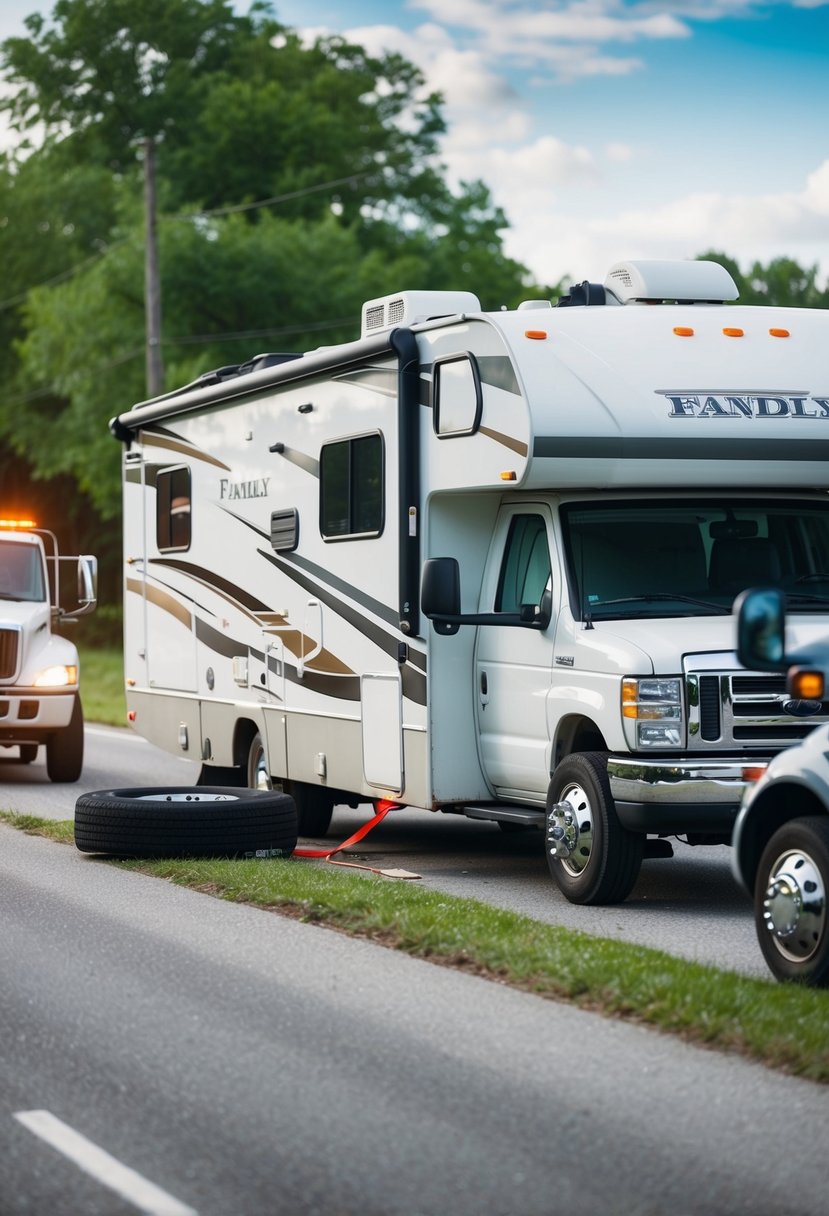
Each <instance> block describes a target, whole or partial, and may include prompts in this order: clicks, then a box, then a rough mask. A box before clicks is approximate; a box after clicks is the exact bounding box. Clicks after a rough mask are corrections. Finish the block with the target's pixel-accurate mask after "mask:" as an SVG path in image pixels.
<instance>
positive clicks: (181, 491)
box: [155, 468, 191, 551]
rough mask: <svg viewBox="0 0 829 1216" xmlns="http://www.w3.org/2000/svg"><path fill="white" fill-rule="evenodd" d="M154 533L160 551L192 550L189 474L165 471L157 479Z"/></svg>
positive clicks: (174, 470)
mask: <svg viewBox="0 0 829 1216" xmlns="http://www.w3.org/2000/svg"><path fill="white" fill-rule="evenodd" d="M156 494H157V497H156V522H155V532H156V541H157V543H158V548H159V549H160V550H162V551H164V550H167V549H189V548H190V501H191V500H190V470H189V469H187V468H178V469H165V470H164V471H163V472H161V473H159V474H158V477H157V479H156Z"/></svg>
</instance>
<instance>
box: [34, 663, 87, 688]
mask: <svg viewBox="0 0 829 1216" xmlns="http://www.w3.org/2000/svg"><path fill="white" fill-rule="evenodd" d="M77 682H78V668H77V667H76V666H75V665H74V664H72V663H66V664H64V665H62V666H60V667H44V669H43V671H39V672H38V673H37V675H36V676H35V678H34V680H33V681H32V683H33V685H34V687H35V688H67V687H68V686H69V685H70V684H77Z"/></svg>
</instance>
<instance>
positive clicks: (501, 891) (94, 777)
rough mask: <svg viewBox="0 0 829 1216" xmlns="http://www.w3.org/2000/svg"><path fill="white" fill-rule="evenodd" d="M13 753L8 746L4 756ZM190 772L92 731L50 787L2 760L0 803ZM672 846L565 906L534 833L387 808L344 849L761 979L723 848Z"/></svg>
mask: <svg viewBox="0 0 829 1216" xmlns="http://www.w3.org/2000/svg"><path fill="white" fill-rule="evenodd" d="M12 754H16V753H15V752H14V750H13V749H9V751H8V753H7V757H8V756H11V755H12ZM3 755H4V753H3V751H2V750H0V757H3ZM197 776H198V766H197V765H195V764H193V763H188V762H186V761H184V760H182V759H179V758H177V757H174V756H169V755H167V754H166V753H165V752H162V751H159V750H158V749H157V748H155V747H152V746H151V745H150V744H148V743H147V742H146V741H145V740H143V739H142V738H140V736H138V735H135V734H133V733H132V732H131V731H126V730H117V729H114V728H106V727H99V726H89V727H87V736H86V762H85V767H84V773H83V777H82V780H81V781H80V782H78V784H77V785H52V784H51V783H50V782H49V780H48V778H47V776H46V767H45V760H44V758H43V749H41V752H40V754H39V756H38V759H37V760H36V761H35V763H34V764H31V765H21V764H19V763H17V762H16V761H15V760H12V759H9V758H5V759H0V807H5V808H8V809H12V810H15V811H19V812H21V813H26V814H32V815H41V816H44V817H47V818H55V819H71V818H72V817H73V815H74V807H75V801H76V799H77V797H78V795H79V794H81V793H83V792H85V791H88V790H99V789H107V788H117V787H118V786H140V785H158V784H164V783H167V782H169V783H170V784H171V785H174V786H175V785H187V784H192V783H193V782H195V780H196V778H197ZM370 813H371V811H370V808H369V807H368V806H367V805H366V806H362V807H360V808H359V809H358V810H356V811H355V810H350V809H349V808H347V807H341V808H338V809H337V810H336V811H335V813H334V820H333V823H332V826H331V829H330V832H329V837H328V839H329V841H330V842H331V843H332V844H333V843H335V842H336V841H337V840H344V839H346V838H347V836H348V835H350V834H351V832H352V831H354V830H355V829H356V828H357V827H358V826H359V825H360V824H361V823H363V822H364V821H365V819H366V818H368V817H369V815H370ZM674 847H675V851H676V855H675V856H674V857H673V858H671V859H666V860H649V861H646V862H645V863H644V864H643V866H642V873H641V876H640V878H639V881H638V883H637V885H636V887H635V888H634V890H633V892H632V894H631V895H630V897H629V898H628V899H627V900H626V901H625V903H623V904H619V905H616V906H615V907H610V908H582V907H575V906H574V905H572V904H569V903H568V902H567V900H566V899H565V898H564V897H563V896H562V895H561V893H560V892H559V891H558V889H557V887H556V886H555V885H554V884H553V882H552V880H551V879H550V877H549V874H548V872H547V867H546V863H545V860H544V856H543V853H542V849H541V837H540V834H539V833H538V832H533V831H530V832H523V833H518V834H505V833H503V832H502V831H501V830H500V828H498V826H497V825H496V824H490V823H483V822H480V821H474V820H468V819H465V818H463V817H461V816H457V815H441V814H436V815H432V814H427V813H425V812H414V811H394V812H392V814H391V815H389V816H388V818H387V819H386V820H384V822H383V823H381V824H380V825H379V826H378V827H377V828H376V829H375V830H374V831H373V832H372V833H371V835H370V836H368V837H367V838H366V839H365V841H364V842H362V843H361V844H360V845H359V846H358V847H357V849H356V850H353V851H352V852H351V853H350V855H349V856H350V859H351V860H354V861H357V862H358V863H359V862H364V863H365V864H368V865H373V866H379V867H383V868H386V867H401V868H404V869H407V870H411V871H414V872H415V873H417V874H420V875H421V876H422V881H423V882H424V883H426V884H428V885H429V886H430V887H433V888H437V889H438V890H442V891H446V892H447V893H449V894H452V895H459V896H465V897H470V898H474V899H480V900H484V901H486V902H488V903H492V904H495V905H497V906H499V907H503V908H509V909H512V910H513V911H516V912H521V913H523V914H525V915H528V916H532V917H534V918H535V919H537V920H542V921H548V922H550V923H553V924H561V925H566V926H569V927H570V928H574V929H584V930H585V931H587V932H589V933H593V934H597V935H598V936H601V937H609V938H615V939H618V940H622V941H629V942H636V943H637V944H640V945H646V946H653V947H655V948H657V949H660V950H666V951H667V952H668V953H671V954H675V955H678V956H681V957H683V958H690V959H696V960H698V961H701V962H705V963H709V964H712V965H714V966H718V967H722V968H725V969H727V970H733V971H739V972H741V973H742V974H745V975H754V976H761V977H765V978H769V972H768V970H767V968H766V965H765V963H764V961H763V958H762V955H761V954H760V949H759V946H758V945H757V941H756V937H755V932H754V922H753V917H752V911H751V905H750V903H749V901H748V899H747V897H746V896H745V895H744V894H743V893H742V891H741V890H740V889H739V888H738V886H737V884H736V882H735V881H734V879H733V877H732V875H731V869H730V853H729V850H728V849H727V848H725V847H720V848H691V847H689V846H688V845H685V844H681V843H679V842H676V843H675V845H674ZM309 864H314V863H309ZM320 864H324V863H320Z"/></svg>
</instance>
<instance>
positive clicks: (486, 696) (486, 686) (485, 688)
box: [480, 671, 489, 705]
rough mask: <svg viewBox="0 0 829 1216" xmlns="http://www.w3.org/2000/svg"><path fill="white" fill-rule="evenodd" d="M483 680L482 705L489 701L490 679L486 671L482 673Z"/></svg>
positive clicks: (481, 679) (481, 678)
mask: <svg viewBox="0 0 829 1216" xmlns="http://www.w3.org/2000/svg"><path fill="white" fill-rule="evenodd" d="M480 681H481V705H486V704H487V702H488V701H489V681H488V679H487V675H486V672H485V671H482V672H481V674H480Z"/></svg>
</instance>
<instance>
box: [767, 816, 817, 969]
mask: <svg viewBox="0 0 829 1216" xmlns="http://www.w3.org/2000/svg"><path fill="white" fill-rule="evenodd" d="M827 890H829V816H826V815H814V816H809V817H808V818H803V819H792V820H790V821H789V823H786V824H784V825H783V827H782V828H779V829H778V831H776V832H775V834H774V835H773V836H772V838H771V840H770V841H769V843H768V845H767V846H766V848H765V849H764V851H763V855H762V857H761V858H760V865H759V868H758V870H757V882H756V886H755V889H754V923H755V926H756V928H757V938H758V941H759V942H760V949H761V950H762V951H763V956H764V958H765V960H766V962H767V963H768V965H769V968H770V970H771V971H772V972H773V974H774V975H775V977H776V978H777V979H779V980H799V981H800V983H802V984H810V985H812V986H813V987H815V988H825V987H827V986H829V919H827V910H826V893H827Z"/></svg>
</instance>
